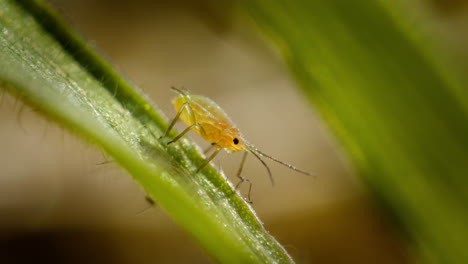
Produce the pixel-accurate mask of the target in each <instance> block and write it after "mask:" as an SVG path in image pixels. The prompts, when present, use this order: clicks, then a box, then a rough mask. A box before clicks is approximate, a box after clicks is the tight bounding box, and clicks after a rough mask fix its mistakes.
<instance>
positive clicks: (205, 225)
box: [0, 0, 292, 263]
mask: <svg viewBox="0 0 468 264" xmlns="http://www.w3.org/2000/svg"><path fill="white" fill-rule="evenodd" d="M0 86H1V87H2V88H6V89H7V90H8V91H10V92H12V93H14V94H16V96H17V97H19V98H20V99H22V100H24V101H25V102H27V103H28V104H30V105H31V106H33V107H34V108H36V109H37V110H38V111H40V112H42V113H43V114H44V115H45V116H46V117H47V118H50V119H54V120H56V121H57V122H59V123H60V124H62V125H63V126H65V127H67V128H68V129H70V130H72V131H74V132H75V133H77V134H79V135H81V136H83V137H85V138H86V139H88V140H90V141H91V142H93V143H95V144H96V145H97V146H98V147H100V148H102V149H103V150H105V151H106V152H107V153H108V154H109V155H110V156H111V157H113V158H114V160H115V161H116V162H117V163H119V164H120V165H121V166H122V167H124V168H125V169H126V170H128V171H129V172H130V174H131V175H132V176H133V177H134V178H135V180H136V181H138V182H139V183H140V184H141V185H142V186H143V187H144V188H145V190H146V192H148V194H149V195H150V196H151V197H152V198H153V199H154V200H156V201H157V202H158V203H159V205H160V206H161V207H163V208H164V209H165V210H166V211H167V212H168V213H169V214H170V215H171V216H172V217H173V218H174V219H175V221H176V222H177V223H179V224H180V225H181V226H182V227H183V228H184V229H186V230H187V231H188V232H189V233H190V234H192V235H193V236H194V237H195V239H196V240H198V241H199V242H200V244H201V245H202V246H203V247H204V248H205V249H206V251H207V252H208V254H210V255H211V256H213V257H214V258H215V259H217V260H218V261H221V262H225V263H290V262H292V259H291V258H290V257H289V255H288V254H287V253H286V251H285V250H284V249H283V247H282V246H281V245H280V244H279V243H278V242H277V241H276V240H275V239H274V238H273V237H271V236H270V235H269V234H268V232H267V231H266V230H265V229H264V228H263V226H262V224H261V222H260V221H259V219H258V218H257V217H256V215H255V213H254V211H253V210H252V208H251V207H250V206H249V205H248V204H247V203H246V202H245V201H244V200H243V199H242V198H241V197H239V195H238V194H237V193H236V192H235V191H234V190H233V187H232V185H231V184H230V183H228V182H227V181H226V180H225V178H224V176H223V175H220V174H219V173H218V172H217V171H216V170H215V169H214V168H213V167H211V166H208V167H206V168H205V169H203V170H202V172H201V173H195V171H196V169H197V168H198V166H199V165H200V164H202V163H203V160H204V159H203V157H202V156H201V155H200V154H199V151H198V149H197V148H196V146H194V144H193V143H192V142H191V141H190V140H188V139H186V138H184V139H181V140H180V141H178V142H177V143H175V144H172V145H169V146H168V145H167V144H166V142H165V141H167V140H164V139H162V140H160V139H159V137H160V136H161V135H162V134H163V132H164V130H165V129H166V127H167V123H166V119H165V118H164V117H163V115H162V114H161V113H160V111H159V110H158V109H157V107H156V106H155V105H154V104H152V103H151V102H149V100H148V99H147V98H145V97H144V96H143V95H142V94H141V93H140V92H139V91H136V90H135V89H134V88H133V87H132V86H131V85H130V84H129V83H128V82H127V81H126V80H125V79H124V78H122V77H121V76H120V75H119V74H118V73H117V72H116V71H115V70H114V69H113V68H112V67H111V66H110V65H109V64H108V63H107V62H105V61H104V60H103V59H102V58H101V57H100V56H99V55H97V54H96V53H95V52H94V51H92V49H91V48H90V47H89V46H87V45H86V43H85V42H84V41H83V40H82V39H81V38H80V37H79V36H78V35H77V34H76V33H74V32H73V31H71V30H70V29H69V28H68V27H67V26H65V25H64V23H63V22H62V21H60V18H59V17H58V16H57V15H56V14H55V13H54V11H53V10H51V9H50V8H49V7H48V6H46V5H45V4H44V3H43V2H41V1H29V0H24V1H20V0H18V1H14V0H1V1H0ZM175 135H176V133H175V132H173V133H171V137H173V136H175Z"/></svg>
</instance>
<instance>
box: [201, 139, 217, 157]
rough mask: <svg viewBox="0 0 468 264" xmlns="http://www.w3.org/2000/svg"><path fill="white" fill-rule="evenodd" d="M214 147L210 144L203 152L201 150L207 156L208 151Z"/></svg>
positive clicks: (213, 144)
mask: <svg viewBox="0 0 468 264" xmlns="http://www.w3.org/2000/svg"><path fill="white" fill-rule="evenodd" d="M215 145H216V143H214V142H213V143H211V144H210V146H209V147H207V148H206V149H205V150H203V154H205V155H206V154H207V153H208V152H210V150H212V149H213V147H214V146H215Z"/></svg>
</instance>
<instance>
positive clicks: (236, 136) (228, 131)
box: [163, 87, 312, 200]
mask: <svg viewBox="0 0 468 264" xmlns="http://www.w3.org/2000/svg"><path fill="white" fill-rule="evenodd" d="M171 88H172V89H173V90H174V91H176V92H177V93H179V95H178V96H177V97H176V98H174V100H173V101H172V103H173V104H174V106H175V109H176V111H177V115H176V116H175V117H174V119H173V120H172V122H171V124H170V125H169V127H168V128H167V130H166V132H165V133H164V135H163V137H165V136H167V134H168V133H169V131H170V130H171V129H172V128H173V127H174V125H175V123H176V122H177V120H179V119H182V121H184V122H185V123H186V124H187V125H188V127H187V128H186V129H185V130H184V131H182V132H181V133H180V134H179V135H178V136H176V137H175V138H174V139H173V140H171V141H170V142H169V143H168V144H171V143H174V142H176V141H177V140H179V139H180V138H181V137H182V136H184V135H185V134H186V133H187V132H188V131H190V130H191V129H193V130H195V132H197V133H198V134H199V135H200V136H201V137H203V138H204V139H205V140H207V141H208V142H211V145H212V147H215V149H216V150H215V151H214V153H213V154H212V155H211V156H210V157H209V158H207V159H206V160H205V162H204V163H203V164H202V165H201V166H200V167H199V168H198V170H197V172H198V171H200V170H201V169H203V168H204V167H205V166H206V165H207V164H208V163H209V162H210V161H211V160H212V159H213V158H214V157H215V156H216V155H217V154H218V153H219V151H220V150H221V149H225V150H227V151H235V152H236V151H245V153H244V156H243V157H242V161H241V165H240V167H239V170H238V171H237V177H238V178H239V179H240V182H239V183H238V184H237V186H236V188H237V187H238V186H239V185H240V184H241V183H242V182H249V184H250V187H249V194H248V195H249V200H250V191H251V188H252V184H251V183H250V181H249V180H248V179H247V178H244V177H241V176H240V174H241V172H242V168H243V166H244V163H245V160H246V157H247V154H248V153H249V152H250V153H252V154H253V155H254V156H255V157H256V158H257V159H258V160H259V161H260V162H261V163H262V164H263V165H264V166H265V168H266V169H267V171H268V176H269V177H270V180H271V182H272V184H273V185H274V180H273V177H272V174H271V171H270V168H269V167H268V166H267V165H266V163H265V162H264V161H263V160H262V159H261V157H266V158H268V159H271V160H273V161H275V162H277V163H280V164H282V165H284V166H286V167H288V168H290V169H292V170H295V171H296V172H299V173H302V174H305V175H310V176H311V175H312V174H310V173H308V172H305V171H303V170H300V169H298V168H296V167H294V166H292V165H290V164H287V163H285V162H283V161H280V160H278V159H275V158H273V157H271V156H269V155H267V154H265V153H263V152H261V151H259V150H258V149H257V148H255V147H254V146H253V145H252V144H250V143H249V142H248V141H246V140H245V138H244V137H243V136H242V134H241V133H240V131H239V129H238V128H237V127H236V126H235V125H234V123H233V122H232V121H231V119H229V117H228V116H227V114H226V113H225V112H224V111H223V110H222V109H221V107H219V106H218V105H217V104H216V103H215V102H214V101H212V100H211V99H209V98H207V97H204V96H201V95H192V94H189V93H188V92H186V91H181V90H179V89H177V88H174V87H171Z"/></svg>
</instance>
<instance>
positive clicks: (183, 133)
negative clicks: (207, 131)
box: [167, 123, 198, 145]
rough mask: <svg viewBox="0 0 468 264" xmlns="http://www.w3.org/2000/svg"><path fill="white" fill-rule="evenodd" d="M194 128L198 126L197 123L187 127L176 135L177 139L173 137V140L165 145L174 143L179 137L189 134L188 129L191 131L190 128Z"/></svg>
mask: <svg viewBox="0 0 468 264" xmlns="http://www.w3.org/2000/svg"><path fill="white" fill-rule="evenodd" d="M196 126H198V123H197V124H193V125H190V126H188V127H187V128H186V129H184V131H182V132H181V133H180V134H179V135H177V137H175V138H174V139H173V140H171V141H169V142H168V143H167V144H168V145H169V144H172V143H174V142H176V141H177V140H179V139H180V138H181V137H183V136H184V135H185V134H187V132H189V131H190V129H192V128H194V127H196Z"/></svg>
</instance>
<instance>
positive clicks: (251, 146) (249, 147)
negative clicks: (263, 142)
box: [247, 144, 316, 185]
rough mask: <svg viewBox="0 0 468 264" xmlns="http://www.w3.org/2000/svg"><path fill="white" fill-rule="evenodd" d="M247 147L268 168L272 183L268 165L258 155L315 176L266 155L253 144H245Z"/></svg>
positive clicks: (271, 178)
mask: <svg viewBox="0 0 468 264" xmlns="http://www.w3.org/2000/svg"><path fill="white" fill-rule="evenodd" d="M247 149H248V150H249V151H250V152H251V153H252V154H254V156H255V157H257V159H258V160H260V162H262V164H263V165H264V166H265V167H266V168H267V170H268V175H269V176H270V180H271V182H272V184H273V185H274V181H273V177H272V175H271V171H270V168H268V166H267V165H266V163H265V162H264V161H263V160H262V159H261V158H260V156H262V157H266V158H268V159H270V160H272V161H275V162H277V163H279V164H281V165H283V166H286V167H288V168H290V169H292V170H294V171H295V172H299V173H302V174H304V175H307V176H316V175H315V174H312V173H310V172H307V171H303V170H301V169H299V168H296V167H295V166H293V165H291V164H288V163H286V162H284V161H281V160H278V159H275V158H273V157H272V156H270V155H267V154H265V153H263V152H261V151H260V150H258V149H257V148H256V147H255V146H253V145H250V144H248V145H247Z"/></svg>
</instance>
